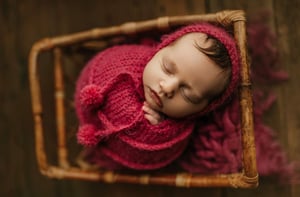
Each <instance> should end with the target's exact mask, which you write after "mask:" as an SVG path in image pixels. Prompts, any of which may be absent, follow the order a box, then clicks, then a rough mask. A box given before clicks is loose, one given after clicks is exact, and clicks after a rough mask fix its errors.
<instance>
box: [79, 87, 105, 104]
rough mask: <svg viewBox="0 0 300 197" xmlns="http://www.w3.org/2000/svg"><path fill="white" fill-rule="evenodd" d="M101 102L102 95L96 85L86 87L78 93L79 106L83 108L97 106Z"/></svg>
mask: <svg viewBox="0 0 300 197" xmlns="http://www.w3.org/2000/svg"><path fill="white" fill-rule="evenodd" d="M102 101H103V94H102V92H101V89H100V87H99V86H97V85H94V84H90V85H87V86H85V87H84V88H83V89H82V90H81V91H80V104H81V105H82V106H84V107H90V106H94V105H99V104H101V103H102Z"/></svg>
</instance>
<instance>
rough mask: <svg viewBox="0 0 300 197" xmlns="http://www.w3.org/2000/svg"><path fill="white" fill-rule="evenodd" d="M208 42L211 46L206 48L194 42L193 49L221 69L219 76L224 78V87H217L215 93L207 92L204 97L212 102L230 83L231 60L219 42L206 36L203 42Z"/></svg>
mask: <svg viewBox="0 0 300 197" xmlns="http://www.w3.org/2000/svg"><path fill="white" fill-rule="evenodd" d="M208 41H211V42H212V44H211V45H210V46H208V47H206V48H204V47H201V46H200V45H199V44H198V43H197V42H195V47H196V48H197V49H198V50H199V51H200V52H202V53H204V54H205V55H206V56H207V57H209V58H210V59H211V60H212V61H213V62H215V63H216V64H217V65H218V66H219V67H221V68H222V69H223V70H222V72H221V73H220V74H222V75H223V77H224V78H223V82H224V83H223V84H224V86H221V87H219V90H218V91H216V92H208V93H207V94H206V97H208V99H209V100H210V101H212V100H214V99H215V98H217V97H219V96H220V95H221V94H222V93H223V91H224V90H225V89H226V87H227V86H228V84H229V82H230V78H231V59H230V56H229V54H228V52H227V49H226V47H225V46H224V45H223V44H222V43H221V42H220V41H219V40H217V39H216V38H214V37H212V36H210V35H207V37H206V40H205V42H208Z"/></svg>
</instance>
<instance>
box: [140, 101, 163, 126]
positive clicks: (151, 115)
mask: <svg viewBox="0 0 300 197" xmlns="http://www.w3.org/2000/svg"><path fill="white" fill-rule="evenodd" d="M142 110H143V111H144V112H145V118H146V119H147V120H148V121H149V122H150V123H151V124H153V125H155V124H158V123H160V122H161V121H163V120H164V117H163V116H162V115H161V114H160V113H159V112H157V111H155V110H154V109H152V108H150V106H149V105H148V104H147V103H146V102H144V105H143V107H142Z"/></svg>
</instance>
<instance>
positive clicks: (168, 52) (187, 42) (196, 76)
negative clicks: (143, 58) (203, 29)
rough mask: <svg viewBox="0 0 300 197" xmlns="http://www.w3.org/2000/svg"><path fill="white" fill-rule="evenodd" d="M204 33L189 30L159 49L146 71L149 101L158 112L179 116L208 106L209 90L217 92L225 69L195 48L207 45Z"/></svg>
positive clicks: (146, 94)
mask: <svg viewBox="0 0 300 197" xmlns="http://www.w3.org/2000/svg"><path fill="white" fill-rule="evenodd" d="M206 37H207V36H206V35H205V34H202V33H189V34H186V35H184V36H183V37H181V38H179V39H178V40H176V41H175V42H174V43H173V44H171V45H169V46H167V47H165V48H163V49H161V50H160V51H158V52H157V53H156V54H155V55H154V56H153V57H152V59H151V60H150V61H149V62H148V64H147V65H146V67H145V70H144V73H143V85H144V92H145V99H146V102H147V103H148V104H149V105H150V107H151V108H152V109H154V110H156V111H159V112H162V113H164V114H166V115H167V116H170V117H174V118H180V117H185V116H188V115H191V114H194V113H197V112H200V111H201V110H203V109H204V108H205V106H207V105H208V103H209V99H208V97H207V96H206V95H207V94H208V93H211V92H215V91H218V89H219V88H220V87H223V86H222V85H221V84H222V74H221V73H222V69H221V68H220V67H219V66H218V65H216V64H215V63H214V62H213V61H212V60H211V59H209V58H208V57H207V56H206V55H205V54H203V53H202V52H200V51H199V50H198V49H197V48H196V47H195V43H197V44H198V45H199V46H201V47H204V48H206V47H208V46H210V44H211V43H209V42H207V41H206Z"/></svg>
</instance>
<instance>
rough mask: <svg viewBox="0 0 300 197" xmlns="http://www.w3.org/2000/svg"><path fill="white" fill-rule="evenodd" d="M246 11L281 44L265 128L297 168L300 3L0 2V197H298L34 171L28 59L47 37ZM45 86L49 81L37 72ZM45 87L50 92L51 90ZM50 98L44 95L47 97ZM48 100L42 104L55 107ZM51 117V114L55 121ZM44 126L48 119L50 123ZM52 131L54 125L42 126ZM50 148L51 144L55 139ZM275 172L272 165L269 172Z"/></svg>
mask: <svg viewBox="0 0 300 197" xmlns="http://www.w3.org/2000/svg"><path fill="white" fill-rule="evenodd" d="M223 9H244V10H245V11H246V12H247V15H248V17H249V18H251V17H253V16H255V15H256V14H257V12H258V11H259V10H262V9H266V10H268V11H269V12H270V13H271V17H270V19H269V21H268V24H269V25H270V28H271V29H272V30H273V31H274V32H275V33H276V35H277V37H278V39H277V43H275V44H276V45H277V46H278V48H279V49H280V58H281V66H282V68H283V69H284V70H286V71H287V72H288V73H289V75H290V80H289V81H288V82H286V83H284V84H282V85H280V86H276V87H272V88H273V89H274V91H275V92H276V94H277V95H278V102H277V103H276V105H275V106H274V107H272V109H271V111H270V112H269V114H268V117H267V118H266V120H267V121H268V123H269V124H271V126H272V127H273V128H274V129H275V130H276V133H277V135H278V140H279V141H280V143H281V144H282V145H283V147H284V149H285V150H286V151H287V153H288V156H289V157H290V159H292V160H298V161H299V160H300V145H299V142H298V140H299V139H300V118H299V117H300V105H299V101H300V93H299V85H300V83H299V82H300V77H299V76H300V68H299V62H300V61H299V60H300V56H299V51H300V49H299V46H300V45H299V44H300V27H299V24H298V20H299V19H300V12H299V9H300V3H299V1H298V0H289V1H282V0H261V1H248V0H223V1H222V0H210V1H209V0H182V1H181V0H161V1H159V0H153V1H152V0H143V1H139V0H110V1H106V0H90V1H82V2H81V1H71V0H51V1H50V0H19V1H10V0H2V1H0V92H1V97H0V103H1V108H0V110H1V112H0V196H18V197H19V196H25V197H27V196H28V197H35V196H38V197H40V196H44V197H48V196H49V197H52V196H74V197H77V196H78V197H79V196H96V195H97V196H103V197H105V196H109V197H118V196H130V197H134V196H144V197H147V196H149V197H150V196H157V197H160V196H175V197H176V196H211V197H227V196H245V197H246V196H253V195H255V196H257V197H260V196H284V197H288V196H291V197H298V196H300V189H299V185H280V184H278V183H277V182H276V181H274V180H270V179H261V180H260V186H259V187H258V188H257V189H255V190H243V189H227V188H223V189H219V188H191V189H185V188H175V187H167V186H140V185H130V184H105V183H95V182H85V181H74V180H51V179H48V178H46V177H44V176H42V175H41V174H40V173H39V171H38V168H37V163H36V158H35V151H34V135H33V120H32V116H31V104H30V97H29V83H28V71H27V58H28V53H29V50H30V47H31V46H32V44H33V43H34V42H35V41H37V40H39V39H41V38H44V37H49V36H57V35H61V34H68V33H73V32H77V31H82V30H87V29H91V28H93V27H101V26H111V25H117V24H120V23H123V22H127V21H140V20H145V19H151V18H156V17H158V16H164V15H185V14H199V13H205V12H215V11H219V10H223ZM41 72H42V73H43V75H42V76H43V77H44V78H45V79H44V80H45V81H46V82H45V83H46V85H47V84H48V83H49V84H50V82H51V80H52V76H51V75H49V74H48V73H51V71H50V70H49V69H48V68H47V67H46V66H45V67H43V68H42V69H41ZM49 84H48V85H49ZM45 94H46V95H47V92H45ZM51 98H52V95H48V96H47V98H46V102H49V103H51V102H52V103H53V100H51ZM52 115H53V114H52ZM47 118H49V119H51V118H52V117H51V115H50V116H48V117H47ZM46 125H47V126H48V127H50V129H51V128H54V126H53V124H52V123H51V121H49V122H48V123H47V124H46ZM49 140H50V141H53V143H56V142H55V138H54V137H53V136H49ZM270 165H272V164H270Z"/></svg>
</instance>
